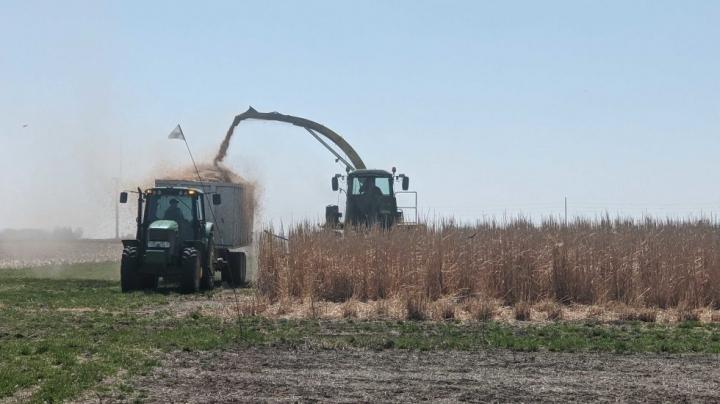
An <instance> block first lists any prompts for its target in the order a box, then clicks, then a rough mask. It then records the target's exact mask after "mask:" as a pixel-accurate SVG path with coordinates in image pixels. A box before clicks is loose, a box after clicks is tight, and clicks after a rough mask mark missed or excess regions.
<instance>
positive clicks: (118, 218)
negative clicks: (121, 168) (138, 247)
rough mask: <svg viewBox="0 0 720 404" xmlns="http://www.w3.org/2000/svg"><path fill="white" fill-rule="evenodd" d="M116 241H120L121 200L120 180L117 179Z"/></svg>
mask: <svg viewBox="0 0 720 404" xmlns="http://www.w3.org/2000/svg"><path fill="white" fill-rule="evenodd" d="M113 179H114V180H115V240H119V239H120V200H119V199H118V195H119V194H120V178H118V177H115V178H113Z"/></svg>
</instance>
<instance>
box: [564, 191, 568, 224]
mask: <svg viewBox="0 0 720 404" xmlns="http://www.w3.org/2000/svg"><path fill="white" fill-rule="evenodd" d="M567 224H568V221H567V196H566V197H565V227H567Z"/></svg>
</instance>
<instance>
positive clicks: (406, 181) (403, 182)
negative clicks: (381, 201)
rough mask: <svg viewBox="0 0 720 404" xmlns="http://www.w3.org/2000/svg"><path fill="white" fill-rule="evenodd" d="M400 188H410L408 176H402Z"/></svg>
mask: <svg viewBox="0 0 720 404" xmlns="http://www.w3.org/2000/svg"><path fill="white" fill-rule="evenodd" d="M402 189H403V191H407V190H408V189H410V177H405V176H403V181H402Z"/></svg>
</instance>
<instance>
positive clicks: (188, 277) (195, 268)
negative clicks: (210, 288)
mask: <svg viewBox="0 0 720 404" xmlns="http://www.w3.org/2000/svg"><path fill="white" fill-rule="evenodd" d="M181 265H182V268H181V272H182V274H181V275H180V289H182V291H183V292H185V293H195V292H197V291H198V290H199V289H200V275H201V270H202V268H201V265H200V257H198V253H197V250H196V249H194V248H185V249H183V252H182V263H181Z"/></svg>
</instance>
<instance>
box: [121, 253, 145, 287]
mask: <svg viewBox="0 0 720 404" xmlns="http://www.w3.org/2000/svg"><path fill="white" fill-rule="evenodd" d="M139 284H140V279H139V277H138V273H137V248H135V247H125V248H124V249H123V252H122V261H121V262H120V289H122V291H123V293H126V292H132V291H133V290H137V289H139V288H140V285H139Z"/></svg>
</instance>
